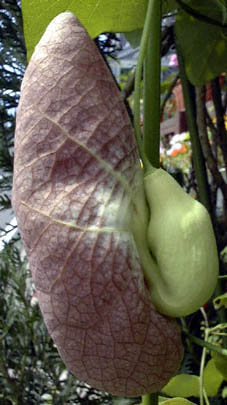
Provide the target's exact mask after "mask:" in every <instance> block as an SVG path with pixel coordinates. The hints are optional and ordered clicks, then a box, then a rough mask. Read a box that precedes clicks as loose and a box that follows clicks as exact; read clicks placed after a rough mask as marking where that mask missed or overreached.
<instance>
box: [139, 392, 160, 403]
mask: <svg viewBox="0 0 227 405" xmlns="http://www.w3.org/2000/svg"><path fill="white" fill-rule="evenodd" d="M142 405H158V394H157V393H154V394H147V395H143V396H142Z"/></svg>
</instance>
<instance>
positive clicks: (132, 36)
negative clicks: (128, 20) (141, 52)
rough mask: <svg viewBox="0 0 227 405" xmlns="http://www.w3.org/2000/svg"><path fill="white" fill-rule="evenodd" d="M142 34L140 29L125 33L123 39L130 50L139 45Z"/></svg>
mask: <svg viewBox="0 0 227 405" xmlns="http://www.w3.org/2000/svg"><path fill="white" fill-rule="evenodd" d="M142 32H143V30H142V29H139V30H134V31H130V32H125V37H126V39H127V41H128V42H129V43H130V45H131V47H132V48H137V47H138V46H139V45H140V41H141V36H142Z"/></svg>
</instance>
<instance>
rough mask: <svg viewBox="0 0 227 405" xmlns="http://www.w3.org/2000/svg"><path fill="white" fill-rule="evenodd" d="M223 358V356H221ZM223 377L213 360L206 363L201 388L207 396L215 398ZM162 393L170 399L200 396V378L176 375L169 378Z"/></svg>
mask: <svg viewBox="0 0 227 405" xmlns="http://www.w3.org/2000/svg"><path fill="white" fill-rule="evenodd" d="M223 357H224V356H223ZM223 379H224V378H223V375H222V374H221V372H220V371H219V370H218V369H217V368H216V366H215V362H214V360H213V359H211V360H210V361H208V363H207V365H206V367H205V369H204V376H203V387H204V389H205V390H206V393H207V395H208V396H211V397H213V396H216V395H217V393H218V390H219V388H220V385H221V383H222V381H223ZM162 392H163V393H164V394H166V395H169V396H171V397H174V396H180V397H182V398H187V397H198V398H199V396H200V378H199V377H198V376H197V375H189V374H178V375H176V376H175V377H173V378H171V380H170V381H169V383H168V384H167V385H166V386H165V387H164V388H163V390H162Z"/></svg>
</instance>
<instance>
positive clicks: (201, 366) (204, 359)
mask: <svg viewBox="0 0 227 405" xmlns="http://www.w3.org/2000/svg"><path fill="white" fill-rule="evenodd" d="M200 311H201V313H202V315H203V318H204V321H205V336H204V341H205V342H207V341H208V336H209V324H208V319H207V315H206V312H205V311H204V309H203V307H201V308H200ZM206 354H207V349H206V347H203V351H202V356H201V362H200V373H199V374H200V375H199V391H200V405H203V404H204V400H203V398H204V397H205V398H207V395H206V391H205V388H204V386H203V372H204V367H205V361H206ZM206 404H207V401H206ZM208 404H209V402H208Z"/></svg>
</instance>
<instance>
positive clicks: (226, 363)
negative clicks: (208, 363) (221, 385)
mask: <svg viewBox="0 0 227 405" xmlns="http://www.w3.org/2000/svg"><path fill="white" fill-rule="evenodd" d="M211 355H212V358H213V359H214V363H215V367H216V369H217V370H218V371H219V372H220V373H221V374H222V376H223V378H224V380H227V357H226V356H223V355H222V354H220V353H217V352H212V353H211Z"/></svg>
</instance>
